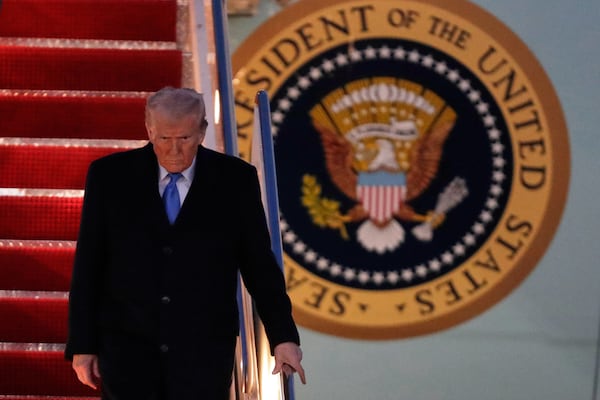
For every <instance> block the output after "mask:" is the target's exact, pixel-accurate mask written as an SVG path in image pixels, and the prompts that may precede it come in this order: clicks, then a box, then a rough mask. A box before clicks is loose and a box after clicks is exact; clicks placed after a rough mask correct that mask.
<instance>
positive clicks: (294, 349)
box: [273, 342, 306, 384]
mask: <svg viewBox="0 0 600 400" xmlns="http://www.w3.org/2000/svg"><path fill="white" fill-rule="evenodd" d="M274 353H275V368H274V369H273V375H275V374H278V373H280V372H283V373H284V375H285V376H286V377H287V376H290V375H292V374H293V373H294V372H297V373H298V375H299V376H300V380H301V381H302V383H303V384H306V377H305V376H304V368H302V364H301V363H300V361H302V350H300V347H298V345H297V344H296V343H293V342H285V343H280V344H278V345H277V346H275V351H274Z"/></svg>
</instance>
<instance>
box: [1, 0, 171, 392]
mask: <svg viewBox="0 0 600 400" xmlns="http://www.w3.org/2000/svg"><path fill="white" fill-rule="evenodd" d="M180 3H182V2H181V0H180ZM180 16H181V4H180V5H179V6H178V2H177V1H176V0H3V1H1V2H0V399H5V400H7V399H10V400H18V399H30V400H31V399H34V400H35V399H56V400H58V399H64V400H66V399H72V400H78V399H91V398H97V397H98V396H99V394H98V392H95V391H93V390H91V389H89V388H87V387H86V386H84V385H82V384H80V383H79V382H78V381H77V379H76V377H75V375H74V373H73V371H72V370H71V366H70V363H69V362H67V361H65V360H64V357H63V351H64V343H65V341H66V335H67V302H68V290H69V281H70V274H71V267H72V261H73V255H74V250H75V241H76V238H77V232H78V225H79V217H80V215H79V214H80V209H81V203H82V196H83V187H84V183H85V174H86V171H87V167H88V165H89V163H90V162H91V161H92V160H94V159H96V158H98V157H101V156H103V155H106V154H109V153H111V152H114V151H117V150H123V149H127V148H133V147H139V146H141V145H142V144H144V140H145V139H146V132H145V128H144V103H145V97H146V96H147V94H148V92H151V91H155V90H157V89H159V88H161V87H162V86H166V85H171V86H180V85H181V82H182V65H183V55H182V52H181V50H180V48H181V46H180V45H178V44H177V29H176V25H177V22H178V18H180Z"/></svg>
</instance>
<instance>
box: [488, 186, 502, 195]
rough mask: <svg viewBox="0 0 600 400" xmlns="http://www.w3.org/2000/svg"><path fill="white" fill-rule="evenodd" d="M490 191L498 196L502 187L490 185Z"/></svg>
mask: <svg viewBox="0 0 600 400" xmlns="http://www.w3.org/2000/svg"><path fill="white" fill-rule="evenodd" d="M490 193H491V194H493V195H494V196H500V195H501V194H502V187H501V186H500V185H492V187H491V188H490Z"/></svg>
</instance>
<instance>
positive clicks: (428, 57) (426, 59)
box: [421, 54, 435, 68]
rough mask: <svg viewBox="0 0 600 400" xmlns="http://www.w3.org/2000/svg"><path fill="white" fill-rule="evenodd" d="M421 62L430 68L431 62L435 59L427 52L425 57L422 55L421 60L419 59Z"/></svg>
mask: <svg viewBox="0 0 600 400" xmlns="http://www.w3.org/2000/svg"><path fill="white" fill-rule="evenodd" d="M421 64H423V65H424V66H425V67H427V68H431V67H432V66H433V64H435V60H434V59H433V57H431V55H430V54H428V55H426V56H425V57H423V60H421Z"/></svg>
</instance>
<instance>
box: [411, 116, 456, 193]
mask: <svg viewBox="0 0 600 400" xmlns="http://www.w3.org/2000/svg"><path fill="white" fill-rule="evenodd" d="M453 127H454V121H446V122H442V123H440V124H438V125H436V126H434V127H433V128H432V129H431V130H430V131H429V133H427V134H426V135H425V136H424V137H423V138H422V139H421V140H420V142H419V143H417V145H416V146H415V149H414V154H413V159H412V163H411V167H410V170H409V171H408V174H407V177H406V200H411V199H414V198H416V197H418V196H419V195H420V194H421V193H423V191H424V190H425V189H427V187H429V185H430V183H431V181H432V179H433V178H434V177H435V175H436V174H437V171H438V167H439V165H440V160H441V158H442V147H443V146H444V142H445V141H446V138H447V137H448V135H449V134H450V131H451V130H452V128H453Z"/></svg>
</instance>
